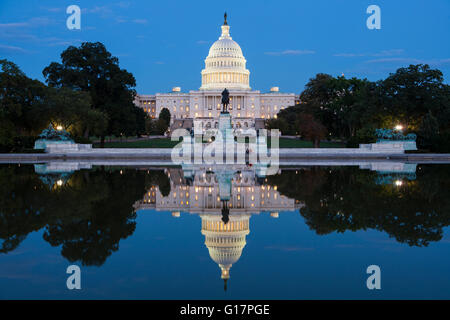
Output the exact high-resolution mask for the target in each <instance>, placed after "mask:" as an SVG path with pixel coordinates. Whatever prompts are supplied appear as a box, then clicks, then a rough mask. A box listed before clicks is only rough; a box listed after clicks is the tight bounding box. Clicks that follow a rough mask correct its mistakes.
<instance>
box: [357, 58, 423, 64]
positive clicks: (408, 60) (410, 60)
mask: <svg viewBox="0 0 450 320" xmlns="http://www.w3.org/2000/svg"><path fill="white" fill-rule="evenodd" d="M365 62H366V63H386V62H395V63H397V62H398V63H412V64H419V63H424V61H423V60H419V59H415V58H382V59H372V60H367V61H365Z"/></svg>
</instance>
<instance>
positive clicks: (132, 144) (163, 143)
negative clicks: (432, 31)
mask: <svg viewBox="0 0 450 320" xmlns="http://www.w3.org/2000/svg"><path fill="white" fill-rule="evenodd" d="M268 141H269V146H270V138H269V139H268ZM176 144H178V142H177V141H171V140H170V138H157V139H149V140H140V141H123V142H105V148H173V147H174V146H175V145H176ZM99 146H100V144H98V143H96V144H94V147H99ZM279 146H280V148H312V147H313V144H312V142H311V141H303V140H299V139H288V138H280V144H279ZM320 147H321V148H344V147H345V144H343V143H339V142H322V143H321V144H320Z"/></svg>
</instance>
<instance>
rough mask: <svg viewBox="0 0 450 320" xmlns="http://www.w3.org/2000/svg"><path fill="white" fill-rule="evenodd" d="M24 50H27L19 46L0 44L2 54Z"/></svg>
mask: <svg viewBox="0 0 450 320" xmlns="http://www.w3.org/2000/svg"><path fill="white" fill-rule="evenodd" d="M26 52H27V51H26V50H25V49H23V48H21V47H16V46H9V45H5V44H0V53H2V54H13V53H26Z"/></svg>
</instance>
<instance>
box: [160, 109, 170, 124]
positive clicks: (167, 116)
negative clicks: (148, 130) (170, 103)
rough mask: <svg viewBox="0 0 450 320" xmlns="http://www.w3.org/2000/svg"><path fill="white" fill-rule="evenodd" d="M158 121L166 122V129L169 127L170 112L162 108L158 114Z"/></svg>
mask: <svg viewBox="0 0 450 320" xmlns="http://www.w3.org/2000/svg"><path fill="white" fill-rule="evenodd" d="M159 119H162V120H164V121H165V122H166V124H167V127H169V126H170V111H169V109H167V108H162V110H161V112H160V113H159Z"/></svg>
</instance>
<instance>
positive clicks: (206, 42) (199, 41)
mask: <svg viewBox="0 0 450 320" xmlns="http://www.w3.org/2000/svg"><path fill="white" fill-rule="evenodd" d="M196 43H197V44H208V43H210V42H209V41H206V40H198V41H197V42H196Z"/></svg>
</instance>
